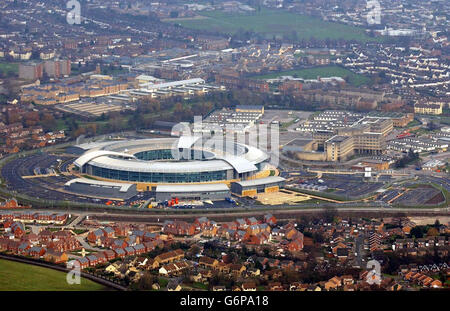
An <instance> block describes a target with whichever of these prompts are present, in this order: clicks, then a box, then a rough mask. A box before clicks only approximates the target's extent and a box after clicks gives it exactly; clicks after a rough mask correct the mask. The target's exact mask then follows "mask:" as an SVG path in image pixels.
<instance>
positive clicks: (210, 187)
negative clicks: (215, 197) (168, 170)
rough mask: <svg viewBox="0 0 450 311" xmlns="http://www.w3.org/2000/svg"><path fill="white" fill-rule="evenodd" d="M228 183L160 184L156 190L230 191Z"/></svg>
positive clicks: (174, 191)
mask: <svg viewBox="0 0 450 311" xmlns="http://www.w3.org/2000/svg"><path fill="white" fill-rule="evenodd" d="M229 190H230V189H229V188H228V186H227V185H226V184H197V185H158V186H156V192H169V193H170V192H173V193H177V192H207V191H229Z"/></svg>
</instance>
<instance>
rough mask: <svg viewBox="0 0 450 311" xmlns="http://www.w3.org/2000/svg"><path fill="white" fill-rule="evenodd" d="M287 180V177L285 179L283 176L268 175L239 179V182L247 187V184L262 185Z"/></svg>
mask: <svg viewBox="0 0 450 311" xmlns="http://www.w3.org/2000/svg"><path fill="white" fill-rule="evenodd" d="M285 180H286V179H284V178H283V177H279V176H271V177H266V178H259V179H252V180H244V181H239V182H237V183H238V184H240V185H241V186H243V187H246V186H260V185H267V184H273V183H278V182H283V181H285Z"/></svg>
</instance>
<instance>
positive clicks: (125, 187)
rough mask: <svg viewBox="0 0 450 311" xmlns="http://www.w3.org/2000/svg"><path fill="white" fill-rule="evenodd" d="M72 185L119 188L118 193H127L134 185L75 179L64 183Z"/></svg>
mask: <svg viewBox="0 0 450 311" xmlns="http://www.w3.org/2000/svg"><path fill="white" fill-rule="evenodd" d="M74 183H79V184H86V185H93V186H100V187H120V190H119V191H120V192H127V191H128V190H129V189H130V187H132V186H133V185H134V184H125V183H118V182H110V181H101V180H95V179H86V178H75V179H72V180H69V181H68V182H66V184H65V186H67V187H68V186H70V185H72V184H74Z"/></svg>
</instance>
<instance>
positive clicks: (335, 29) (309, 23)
mask: <svg viewBox="0 0 450 311" xmlns="http://www.w3.org/2000/svg"><path fill="white" fill-rule="evenodd" d="M200 14H201V16H200V17H199V18H196V19H195V18H193V19H178V20H177V19H174V20H171V22H175V23H178V24H180V25H181V26H183V27H186V28H191V29H202V30H209V31H217V32H221V33H227V34H234V33H236V32H238V31H242V30H244V31H254V32H257V33H261V34H263V35H264V36H265V37H266V38H272V37H273V36H277V37H281V36H283V35H284V36H287V37H288V38H290V37H295V38H296V39H310V38H311V37H314V38H316V39H345V40H357V41H362V42H367V41H372V40H377V39H375V38H371V37H369V36H368V35H367V34H366V33H365V30H364V29H362V28H358V27H352V26H348V25H344V24H339V23H332V22H325V21H322V20H321V19H319V18H315V17H310V16H305V15H298V14H294V13H290V12H286V11H280V10H269V9H262V10H261V11H260V12H255V13H251V14H248V15H235V14H228V13H224V12H220V11H212V12H201V13H200ZM294 32H295V36H294Z"/></svg>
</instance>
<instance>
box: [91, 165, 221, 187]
mask: <svg viewBox="0 0 450 311" xmlns="http://www.w3.org/2000/svg"><path fill="white" fill-rule="evenodd" d="M86 172H88V174H91V175H93V176H97V177H101V178H106V179H115V180H123V181H133V182H148V183H158V182H167V183H191V182H206V181H215V180H226V179H227V178H226V177H227V172H226V171H211V172H198V173H147V172H129V171H122V170H114V169H109V168H102V167H96V166H92V165H90V164H87V165H86Z"/></svg>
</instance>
